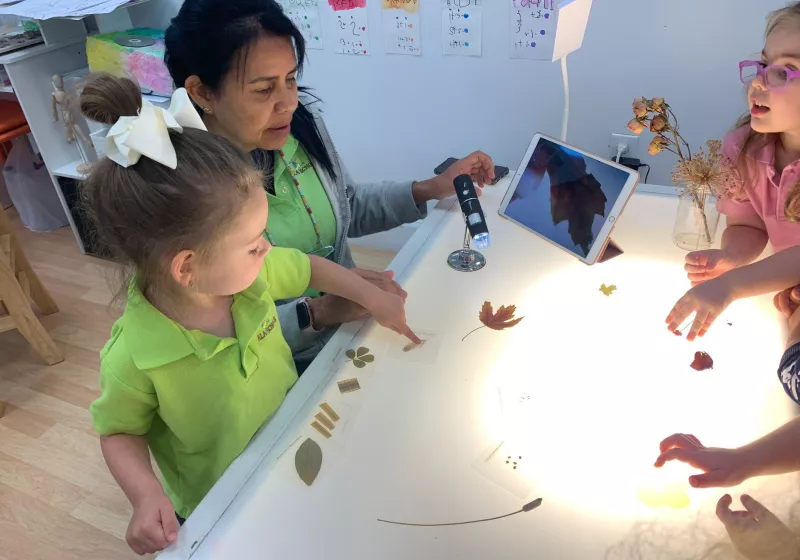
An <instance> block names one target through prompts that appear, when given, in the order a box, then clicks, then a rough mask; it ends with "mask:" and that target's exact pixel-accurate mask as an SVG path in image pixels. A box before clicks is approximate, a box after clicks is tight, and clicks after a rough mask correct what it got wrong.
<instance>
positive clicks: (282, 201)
mask: <svg viewBox="0 0 800 560" xmlns="http://www.w3.org/2000/svg"><path fill="white" fill-rule="evenodd" d="M283 154H284V156H285V157H286V161H287V162H288V163H289V165H290V166H292V169H293V170H294V175H295V177H296V178H297V182H298V183H300V188H301V189H303V194H304V195H305V197H306V200H308V204H309V206H311V210H312V211H313V212H314V217H315V218H316V220H317V226H318V227H319V231H320V237H321V238H322V245H323V247H324V246H328V245H330V246H331V247H333V246H334V245H335V244H336V215H335V214H334V213H333V207H332V206H331V201H330V199H329V198H328V193H327V192H325V187H323V186H322V182H321V181H320V179H319V175H318V174H317V170H316V169H315V168H314V165H313V164H312V162H311V158H309V157H308V154H307V153H306V151H305V149H304V148H303V147H302V146H301V145H300V144H299V143H298V142H297V139H296V138H295V137H294V136H291V135H290V136H289V139H288V140H287V141H286V145H285V146H284V147H283ZM275 156H276V157H275V175H274V177H275V194H274V195H272V194H269V193H267V199H268V200H269V217H268V218H267V229H268V230H269V234H270V235H271V236H272V239H273V240H274V241H275V243H276V244H277V245H278V246H279V247H292V248H293V249H298V250H299V251H302V252H304V253H306V254H308V253H312V252H313V253H314V254H316V255H319V256H320V257H326V256H328V255H326V254H324V253H320V252H316V250H317V234H316V233H315V232H314V225H313V224H312V223H311V218H309V216H308V212H307V211H306V207H305V205H304V204H303V200H302V199H301V198H300V193H298V192H297V188H296V187H295V185H294V181H293V180H292V176H291V174H290V173H289V170H288V169H286V165H285V164H284V163H283V160H282V159H281V157H280V154H278V153H277V152H275ZM328 258H332V257H330V256H328ZM306 295H308V296H310V297H316V296H318V295H319V292H316V291H314V290H309V291H308V292H307V294H306Z"/></svg>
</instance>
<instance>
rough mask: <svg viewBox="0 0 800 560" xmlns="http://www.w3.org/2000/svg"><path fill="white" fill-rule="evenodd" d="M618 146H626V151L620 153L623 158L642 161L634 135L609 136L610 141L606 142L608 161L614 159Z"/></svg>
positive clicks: (637, 140)
mask: <svg viewBox="0 0 800 560" xmlns="http://www.w3.org/2000/svg"><path fill="white" fill-rule="evenodd" d="M620 144H627V146H628V149H627V150H626V151H624V152H622V155H623V156H625V157H626V158H636V159H639V160H641V159H642V155H641V153H639V137H638V136H636V135H635V134H611V139H610V140H609V142H608V153H609V159H612V160H614V159H616V157H617V146H619V145H620Z"/></svg>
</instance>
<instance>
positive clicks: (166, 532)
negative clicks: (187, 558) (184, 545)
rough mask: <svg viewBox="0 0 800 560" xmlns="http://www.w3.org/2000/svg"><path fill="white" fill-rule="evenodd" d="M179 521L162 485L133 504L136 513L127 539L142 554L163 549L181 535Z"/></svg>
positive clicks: (129, 527)
mask: <svg viewBox="0 0 800 560" xmlns="http://www.w3.org/2000/svg"><path fill="white" fill-rule="evenodd" d="M178 529H180V525H179V524H178V520H177V519H176V518H175V510H174V509H173V507H172V502H170V501H169V498H168V497H167V495H166V494H164V492H163V490H161V489H160V488H159V489H158V491H155V492H153V493H151V494H148V495H146V496H143V497H142V498H141V499H139V500H137V501H136V503H134V504H133V517H131V522H130V523H129V524H128V531H127V532H126V533H125V540H126V541H127V542H128V546H130V547H131V549H132V550H133V551H134V552H135V553H136V554H138V555H139V556H142V555H144V554H154V553H156V552H159V551H161V550H164V549H165V548H166V547H167V546H168V545H169V544H171V543H173V542H175V540H176V539H177V538H178Z"/></svg>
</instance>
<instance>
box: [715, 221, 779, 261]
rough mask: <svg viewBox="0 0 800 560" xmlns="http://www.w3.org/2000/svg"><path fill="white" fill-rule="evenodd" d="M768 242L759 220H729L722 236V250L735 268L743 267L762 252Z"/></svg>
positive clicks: (767, 236) (763, 227) (762, 223)
mask: <svg viewBox="0 0 800 560" xmlns="http://www.w3.org/2000/svg"><path fill="white" fill-rule="evenodd" d="M768 241H769V235H767V231H766V229H765V226H764V222H763V221H762V220H761V218H758V217H757V216H753V217H749V218H729V219H728V226H727V227H726V228H725V231H724V232H723V234H722V250H723V251H724V252H725V254H726V255H727V256H728V258H729V259H731V261H732V262H734V263H736V266H744V265H747V264H750V263H751V262H753V261H754V260H756V259H757V258H758V257H759V256H760V255H761V253H763V252H764V248H765V247H766V246H767V242H768Z"/></svg>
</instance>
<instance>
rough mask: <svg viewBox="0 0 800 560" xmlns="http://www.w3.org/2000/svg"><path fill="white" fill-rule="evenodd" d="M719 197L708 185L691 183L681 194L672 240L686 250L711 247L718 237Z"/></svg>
mask: <svg viewBox="0 0 800 560" xmlns="http://www.w3.org/2000/svg"><path fill="white" fill-rule="evenodd" d="M717 226H719V211H718V210H717V197H716V196H714V195H713V194H712V193H711V190H710V189H709V188H708V187H703V186H696V185H689V186H688V187H687V188H686V189H684V191H683V192H682V193H681V195H680V196H679V202H678V214H677V215H676V216H675V228H674V229H673V231H672V241H673V242H674V243H675V245H677V246H678V247H680V248H681V249H685V250H686V251H698V250H701V249H710V248H711V247H712V246H713V245H714V241H715V240H716V238H717Z"/></svg>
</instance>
